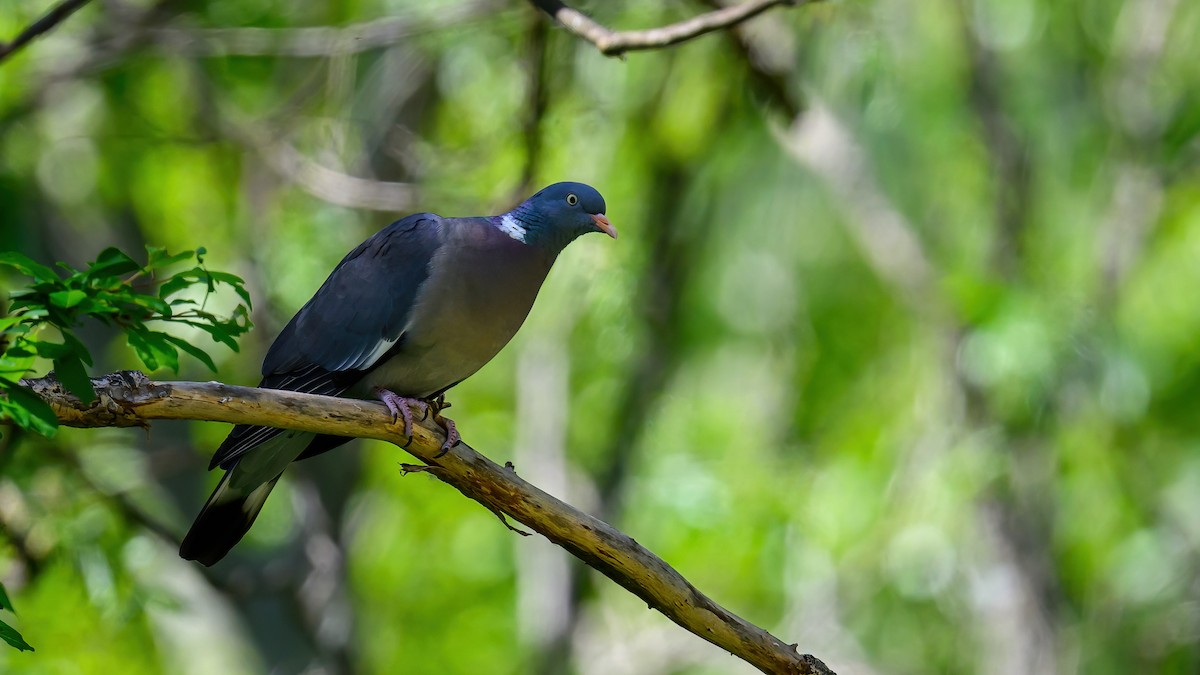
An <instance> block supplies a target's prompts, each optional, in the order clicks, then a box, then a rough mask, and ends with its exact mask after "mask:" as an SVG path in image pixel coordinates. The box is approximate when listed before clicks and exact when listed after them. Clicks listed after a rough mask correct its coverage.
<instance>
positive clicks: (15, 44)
mask: <svg viewBox="0 0 1200 675" xmlns="http://www.w3.org/2000/svg"><path fill="white" fill-rule="evenodd" d="M86 4H88V0H64V1H63V2H61V3H59V4H57V5H55V6H54V8H53V9H51V10H50V11H49V12H46V15H45V16H43V17H42V18H40V19H38V20H37V21H34V22H33V23H31V24H29V26H28V27H27V28H25V30H23V31H21V32H20V33H19V34H18V35H17V37H15V38H13V39H12V42H8V43H0V61H3V60H4V59H6V58H8V57H9V56H12V55H13V53H15V52H16V51H17V50H19V49H20V48H22V47H24V46H25V45H27V44H29V43H30V42H32V41H33V40H34V38H37V37H38V36H40V35H42V34H43V33H48V32H50V31H51V30H54V27H55V26H57V25H58V24H60V23H62V22H63V21H66V19H67V17H69V16H71V15H72V14H74V13H75V12H76V11H78V10H79V8H80V7H83V6H84V5H86Z"/></svg>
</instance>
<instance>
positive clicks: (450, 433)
mask: <svg viewBox="0 0 1200 675" xmlns="http://www.w3.org/2000/svg"><path fill="white" fill-rule="evenodd" d="M442 407H443V408H447V407H449V406H448V405H444V406H442ZM433 421H434V422H435V423H436V424H437V425H438V426H439V427H441V428H442V430H443V431H445V432H446V441H445V442H444V443H442V449H441V450H439V451H438V453H437V454H436V455H434V458H435V459H436V458H438V457H441V456H442V455H444V454H446V453H447V452H450V449H451V448H453V447H454V446H456V445H458V444H459V443H462V436H461V435H459V433H458V427H457V426H456V425H455V424H454V420H452V419H450V418H449V417H442V414H441V413H434V415H433Z"/></svg>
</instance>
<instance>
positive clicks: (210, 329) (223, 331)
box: [183, 321, 238, 352]
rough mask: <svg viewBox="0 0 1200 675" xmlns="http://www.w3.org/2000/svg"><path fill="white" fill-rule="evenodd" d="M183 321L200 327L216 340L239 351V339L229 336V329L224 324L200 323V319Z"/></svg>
mask: <svg viewBox="0 0 1200 675" xmlns="http://www.w3.org/2000/svg"><path fill="white" fill-rule="evenodd" d="M183 323H186V324H187V325H189V326H195V327H196V328H199V329H200V330H202V331H204V332H206V333H208V334H209V335H211V336H212V339H213V340H214V341H216V342H220V343H221V344H223V345H225V346H227V347H229V348H230V349H232V350H233V351H235V352H236V351H238V344H237V341H236V340H234V339H233V338H231V337H230V336H229V329H227V328H225V327H224V326H214V325H210V324H207V323H200V322H199V321H184V322H183Z"/></svg>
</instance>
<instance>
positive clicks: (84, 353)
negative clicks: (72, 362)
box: [62, 331, 92, 366]
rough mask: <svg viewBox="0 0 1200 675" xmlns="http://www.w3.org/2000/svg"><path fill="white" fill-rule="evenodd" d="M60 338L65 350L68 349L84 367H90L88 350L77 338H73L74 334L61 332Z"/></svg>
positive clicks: (90, 359) (90, 358) (90, 360)
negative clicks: (61, 337)
mask: <svg viewBox="0 0 1200 675" xmlns="http://www.w3.org/2000/svg"><path fill="white" fill-rule="evenodd" d="M62 336H63V344H65V345H66V346H67V348H69V349H70V350H71V352H72V353H74V354H75V356H77V357H79V360H80V361H83V362H84V364H86V365H89V366H90V365H92V353H91V352H89V351H88V348H87V347H86V346H84V344H83V343H82V342H80V341H79V338H77V337H75V334H74V333H72V332H70V331H63V334H62Z"/></svg>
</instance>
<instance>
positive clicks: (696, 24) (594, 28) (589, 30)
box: [530, 0, 811, 56]
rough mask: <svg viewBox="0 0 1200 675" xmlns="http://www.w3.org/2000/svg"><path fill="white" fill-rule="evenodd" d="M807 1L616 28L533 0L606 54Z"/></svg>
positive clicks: (555, 0) (681, 38) (763, 3)
mask: <svg viewBox="0 0 1200 675" xmlns="http://www.w3.org/2000/svg"><path fill="white" fill-rule="evenodd" d="M807 1H811V0H748V1H747V2H743V3H741V4H737V5H731V6H729V7H724V8H722V9H717V10H714V11H711V12H708V13H706V14H701V15H700V16H696V17H692V18H691V19H687V20H685V21H680V22H679V23H673V24H670V25H667V26H662V27H661V28H650V29H647V30H631V31H614V30H612V29H610V28H608V27H606V26H603V25H601V24H599V23H597V22H596V21H594V20H593V19H592V18H591V17H589V16H587V15H586V14H584V13H583V12H580V11H579V10H576V9H572V8H571V7H568V6H567V5H565V4H563V3H562V2H559V0H530V2H532V3H533V4H534V6H536V7H537V8H538V9H540V10H542V11H543V12H545V13H547V14H549V15H550V16H551V17H552V18H553V19H554V20H555V21H557V22H559V23H560V24H562V26H563V27H564V28H566V29H567V30H569V31H571V32H572V33H574V34H575V35H578V36H579V37H581V38H583V39H584V40H587V41H588V42H591V43H592V44H594V45H596V48H597V49H599V50H600V53H601V54H604V55H605V56H620V55H622V54H624V53H625V52H632V51H639V50H646V49H659V48H662V47H670V46H671V45H676V44H679V43H680V42H686V41H688V40H691V39H692V38H695V37H699V36H701V35H704V34H705V33H711V32H713V31H718V30H721V29H724V28H729V27H730V26H736V25H737V24H739V23H741V22H743V21H745V20H747V19H751V18H753V17H756V16H758V15H759V14H762V13H763V12H765V11H767V10H768V9H771V8H772V7H775V6H777V5H799V4H804V3H805V2H807Z"/></svg>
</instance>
